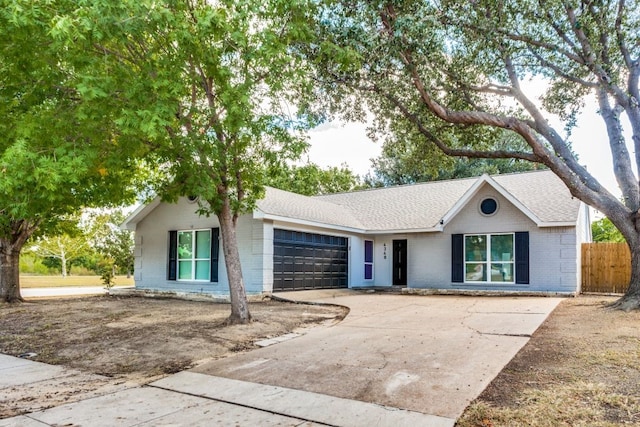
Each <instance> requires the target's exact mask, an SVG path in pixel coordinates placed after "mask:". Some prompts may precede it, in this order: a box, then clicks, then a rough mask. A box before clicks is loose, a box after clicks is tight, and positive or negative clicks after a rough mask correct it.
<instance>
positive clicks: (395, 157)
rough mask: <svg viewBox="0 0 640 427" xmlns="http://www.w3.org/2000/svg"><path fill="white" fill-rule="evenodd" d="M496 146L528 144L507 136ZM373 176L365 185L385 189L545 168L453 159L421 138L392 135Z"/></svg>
mask: <svg viewBox="0 0 640 427" xmlns="http://www.w3.org/2000/svg"><path fill="white" fill-rule="evenodd" d="M496 145H497V146H498V145H499V146H500V147H501V149H525V148H526V144H525V143H524V141H522V140H520V139H517V138H514V137H513V136H512V135H509V134H506V133H505V135H504V138H503V139H502V140H500V141H496ZM372 166H373V172H372V173H371V174H369V175H367V176H366V177H365V185H367V186H370V187H382V186H388V185H404V184H415V183H417V182H425V181H439V180H443V179H458V178H468V177H474V176H480V175H482V174H483V173H487V174H490V175H496V174H502V173H513V172H524V171H530V170H534V169H538V168H543V167H544V165H540V164H536V163H531V162H527V161H523V160H519V159H512V158H511V159H484V158H473V157H472V158H468V157H451V156H447V155H444V154H443V153H442V152H441V151H439V150H438V149H437V147H434V146H433V144H430V143H429V142H428V141H425V140H424V139H420V138H403V137H397V136H395V135H390V136H389V137H388V139H386V140H385V141H384V143H383V146H382V153H381V154H380V156H378V157H377V158H375V159H372Z"/></svg>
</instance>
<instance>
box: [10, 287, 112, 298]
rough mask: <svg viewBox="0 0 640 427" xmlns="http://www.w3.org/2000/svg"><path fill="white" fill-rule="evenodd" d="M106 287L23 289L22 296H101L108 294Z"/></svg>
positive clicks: (21, 290)
mask: <svg viewBox="0 0 640 427" xmlns="http://www.w3.org/2000/svg"><path fill="white" fill-rule="evenodd" d="M106 293H107V290H106V289H105V288H104V286H68V287H58V288H22V289H20V295H22V297H23V298H34V297H63V296H74V295H101V294H106Z"/></svg>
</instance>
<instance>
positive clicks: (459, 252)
mask: <svg viewBox="0 0 640 427" xmlns="http://www.w3.org/2000/svg"><path fill="white" fill-rule="evenodd" d="M451 281H452V282H454V283H462V282H464V236H463V235H462V234H452V235H451Z"/></svg>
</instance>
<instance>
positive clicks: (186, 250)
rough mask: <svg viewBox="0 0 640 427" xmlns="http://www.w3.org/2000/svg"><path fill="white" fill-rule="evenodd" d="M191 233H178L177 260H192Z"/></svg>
mask: <svg viewBox="0 0 640 427" xmlns="http://www.w3.org/2000/svg"><path fill="white" fill-rule="evenodd" d="M192 241H193V233H192V232H191V231H178V258H179V259H191V258H193V252H192V251H193V243H192Z"/></svg>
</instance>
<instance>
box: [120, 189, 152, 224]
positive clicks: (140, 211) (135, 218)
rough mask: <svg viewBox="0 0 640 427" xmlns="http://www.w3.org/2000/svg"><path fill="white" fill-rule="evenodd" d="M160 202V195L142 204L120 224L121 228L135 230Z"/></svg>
mask: <svg viewBox="0 0 640 427" xmlns="http://www.w3.org/2000/svg"><path fill="white" fill-rule="evenodd" d="M159 204H160V197H155V198H154V199H153V200H152V201H151V202H149V203H143V204H141V205H140V206H138V207H137V208H136V209H135V210H134V211H133V212H131V215H129V216H128V217H127V219H125V220H124V222H123V223H122V224H121V225H120V228H122V229H124V230H132V231H135V229H136V225H137V224H138V223H139V222H140V221H142V220H143V219H144V218H145V217H146V216H147V215H149V214H150V213H151V212H152V211H153V210H154V209H155V208H156V207H157V206H158V205H159Z"/></svg>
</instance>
